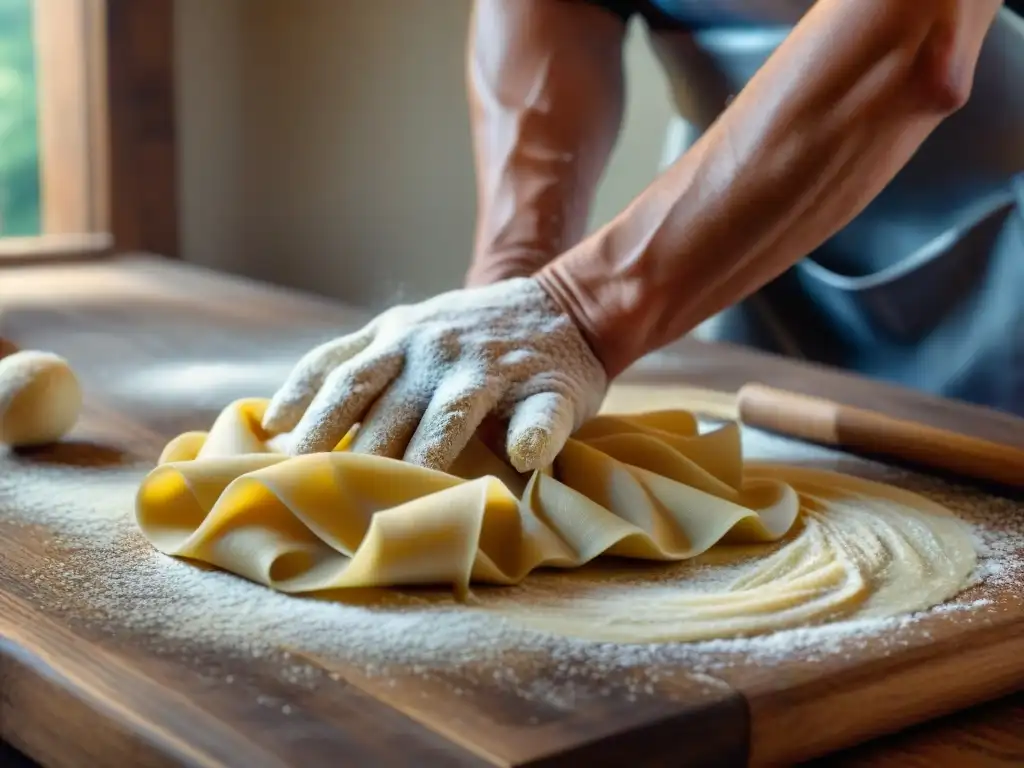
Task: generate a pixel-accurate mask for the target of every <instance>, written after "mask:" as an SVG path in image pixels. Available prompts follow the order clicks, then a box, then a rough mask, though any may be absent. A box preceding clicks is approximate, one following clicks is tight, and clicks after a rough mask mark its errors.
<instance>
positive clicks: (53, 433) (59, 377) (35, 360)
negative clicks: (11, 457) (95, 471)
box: [0, 350, 82, 446]
mask: <svg viewBox="0 0 1024 768" xmlns="http://www.w3.org/2000/svg"><path fill="white" fill-rule="evenodd" d="M81 407H82V388H81V386H80V385H79V383H78V378H77V377H76V376H75V372H74V371H72V370H71V366H70V365H68V362H67V360H65V359H64V358H62V357H60V356H59V355H55V354H52V353H50V352H37V351H33V350H24V351H21V352H15V353H14V354H13V355H8V356H7V357H5V358H3V359H0V443H6V444H8V445H13V446H32V445H45V444H47V443H55V442H57V441H58V440H60V439H61V438H62V437H63V436H64V435H65V434H67V432H68V431H69V430H70V429H71V428H72V427H73V426H75V422H76V421H77V420H78V413H79V411H80V410H81Z"/></svg>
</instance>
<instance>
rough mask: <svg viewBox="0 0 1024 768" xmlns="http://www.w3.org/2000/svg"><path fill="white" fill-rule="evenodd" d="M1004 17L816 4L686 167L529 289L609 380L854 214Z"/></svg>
mask: <svg viewBox="0 0 1024 768" xmlns="http://www.w3.org/2000/svg"><path fill="white" fill-rule="evenodd" d="M999 5H1000V3H999V2H997V0H929V3H928V4H920V3H919V0H819V2H818V4H817V5H816V6H815V7H814V9H813V10H812V11H811V12H810V13H809V14H808V15H807V16H806V17H805V18H804V19H803V20H802V21H801V23H800V25H799V26H798V27H797V28H796V29H795V30H794V31H793V33H792V34H791V35H790V36H789V37H788V38H787V40H786V41H785V42H784V43H783V45H782V46H780V48H779V49H778V50H777V51H776V53H775V54H774V55H773V56H772V58H771V59H770V60H769V61H768V62H767V63H766V64H765V66H764V67H763V68H762V69H761V71H759V72H758V74H757V75H756V76H755V77H754V78H753V79H752V80H751V82H750V83H749V84H748V85H747V87H746V88H745V89H744V90H743V91H742V92H741V93H740V94H739V96H738V97H737V98H736V99H735V100H734V101H733V103H732V104H731V105H730V107H729V108H728V109H727V110H726V111H725V112H724V113H723V115H722V116H721V118H720V119H719V120H718V121H717V122H716V123H715V124H714V125H713V126H712V127H711V129H709V131H708V132H707V133H706V134H705V135H704V136H703V137H702V138H701V139H700V140H699V141H698V142H697V143H696V144H695V145H694V147H693V148H692V149H691V150H690V151H689V152H688V153H687V154H686V155H684V156H683V157H682V158H681V159H680V160H679V161H678V162H677V163H676V164H675V165H674V166H673V167H671V168H670V169H669V170H668V171H667V172H666V173H664V174H663V175H662V176H661V177H660V178H659V179H658V180H657V181H656V182H655V183H654V184H653V185H652V186H651V187H649V188H648V189H647V190H646V191H645V192H644V193H643V194H641V195H640V196H639V197H638V198H637V199H636V200H634V201H633V203H632V204H631V205H630V206H629V207H628V208H627V209H626V210H625V211H624V212H623V213H622V214H620V215H619V216H618V217H616V218H615V219H614V220H613V221H611V222H610V223H609V224H608V225H606V226H605V227H604V228H602V229H601V230H600V231H599V232H598V233H596V234H595V235H594V236H593V237H591V238H589V239H588V240H586V241H584V242H583V243H581V244H580V245H579V246H578V247H576V248H574V249H573V250H572V251H570V252H568V253H566V254H565V255H564V256H563V257H561V258H559V259H557V260H556V261H554V262H553V263H551V264H550V265H548V267H546V268H545V269H544V270H542V272H541V273H540V274H539V275H538V276H539V278H540V279H541V280H542V283H543V284H544V285H545V287H546V288H547V290H548V292H549V293H551V294H552V295H553V296H554V297H555V298H556V300H558V301H559V302H560V303H561V304H562V305H563V306H564V307H565V308H566V309H567V310H568V311H569V312H570V313H571V314H573V315H574V316H575V317H576V318H577V319H578V320H579V322H580V324H581V325H582V327H583V329H584V331H585V333H586V335H587V336H588V338H589V340H590V341H591V344H592V345H593V346H594V348H595V352H597V354H598V355H599V357H601V358H602V361H603V362H604V363H605V365H606V367H607V369H608V371H609V374H610V375H612V376H614V375H617V374H618V373H619V372H621V370H622V369H624V368H625V367H626V366H628V365H629V364H631V363H632V362H633V361H635V360H636V359H637V358H639V357H640V356H642V355H643V354H646V353H647V352H650V351H652V350H654V349H657V348H658V347H660V346H663V345H664V344H666V343H668V342H670V341H672V340H674V339H676V338H679V337H680V336H682V335H683V334H685V333H687V332H688V331H689V330H691V329H692V328H694V327H695V326H696V325H698V324H699V323H700V322H701V321H702V320H704V319H706V318H707V317H709V316H711V315H713V314H714V313H716V312H718V311H720V310H721V309H724V308H725V307H727V306H729V305H731V304H733V303H735V302H736V301H738V300H740V299H742V298H744V297H746V296H747V295H749V294H751V293H752V292H754V291H755V290H757V289H758V288H760V287H761V286H763V285H764V284H765V283H767V282H769V281H770V280H771V279H773V278H774V277H776V276H778V275H779V274H780V273H781V272H783V271H784V270H785V269H787V268H788V267H789V266H791V265H792V264H793V263H795V262H796V261H797V260H799V259H800V258H802V257H804V256H806V255H807V254H808V253H810V252H811V251H812V250H813V249H814V248H816V247H817V246H818V245H820V244H821V243H822V242H824V241H825V240H826V239H828V238H829V237H830V236H831V235H832V234H834V233H835V232H837V231H838V230H839V229H841V228H842V227H843V226H845V224H847V223H848V222H849V221H850V220H851V219H852V218H854V217H855V216H856V215H857V214H858V213H859V212H860V211H861V210H863V208H864V207H865V206H866V205H867V204H868V203H869V202H870V201H871V199H872V198H874V197H875V196H876V195H877V194H878V193H879V192H880V191H881V190H882V188H883V187H884V186H885V185H886V184H887V183H888V182H889V181H890V180H891V179H892V177H893V176H894V175H895V174H896V173H897V172H898V171H899V169H900V168H902V167H903V166H904V165H905V164H906V162H907V161H908V160H909V159H910V157H911V156H912V155H913V153H914V152H915V151H916V150H917V148H918V147H919V146H920V144H921V143H922V142H923V141H924V139H925V138H926V137H927V136H928V135H929V134H930V133H931V132H932V131H933V130H934V128H935V127H936V126H937V125H938V124H939V123H940V122H941V121H942V120H943V119H944V118H945V117H946V116H947V115H948V114H950V113H951V112H952V111H954V110H955V108H956V107H957V106H959V104H960V103H962V99H963V94H964V93H965V92H967V91H969V88H970V82H971V80H972V79H973V71H974V65H975V62H976V60H977V56H978V52H979V50H980V46H981V42H982V40H983V38H984V34H985V32H986V30H987V29H988V27H989V25H990V24H991V22H992V19H993V18H994V16H995V13H996V12H997V10H998V7H999ZM922 8H926V9H927V10H922Z"/></svg>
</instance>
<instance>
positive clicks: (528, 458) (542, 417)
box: [506, 392, 575, 472]
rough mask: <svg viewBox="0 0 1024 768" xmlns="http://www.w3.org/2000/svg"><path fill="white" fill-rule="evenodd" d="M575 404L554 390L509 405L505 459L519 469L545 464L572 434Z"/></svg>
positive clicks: (527, 469)
mask: <svg viewBox="0 0 1024 768" xmlns="http://www.w3.org/2000/svg"><path fill="white" fill-rule="evenodd" d="M574 413H575V408H574V407H573V404H572V401H571V400H569V398H567V397H565V396H564V395H559V394H556V393H554V392H541V393H540V394H536V395H530V396H529V397H527V398H525V399H524V400H521V401H520V402H519V403H517V404H516V405H515V406H514V407H513V409H512V416H511V418H510V419H509V423H508V437H507V439H506V447H507V450H508V458H509V461H511V462H512V466H513V467H515V468H516V469H517V470H518V471H520V472H531V471H533V470H535V469H541V468H542V467H546V466H549V465H550V464H551V463H552V462H553V461H554V460H555V457H556V456H558V453H559V452H560V451H561V450H562V448H563V447H564V446H565V443H566V441H567V440H568V439H569V437H570V435H572V431H573V417H574Z"/></svg>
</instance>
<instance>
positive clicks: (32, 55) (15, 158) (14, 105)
mask: <svg viewBox="0 0 1024 768" xmlns="http://www.w3.org/2000/svg"><path fill="white" fill-rule="evenodd" d="M41 225H42V220H41V213H40V191H39V137H38V108H37V104H36V51H35V44H34V40H33V24H32V2H31V0H0V236H3V237H12V236H13V237H26V236H32V235H38V234H40V231H41V229H40V227H41Z"/></svg>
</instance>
